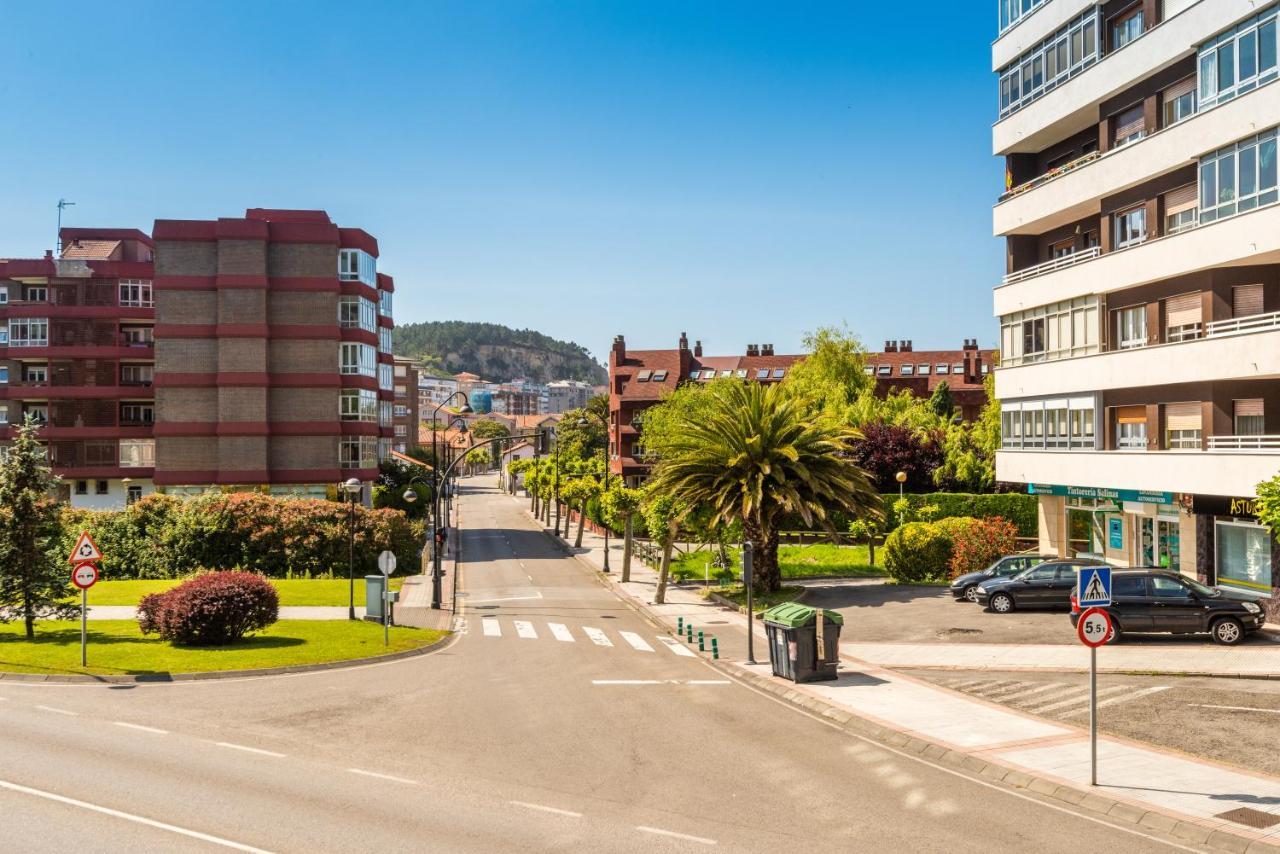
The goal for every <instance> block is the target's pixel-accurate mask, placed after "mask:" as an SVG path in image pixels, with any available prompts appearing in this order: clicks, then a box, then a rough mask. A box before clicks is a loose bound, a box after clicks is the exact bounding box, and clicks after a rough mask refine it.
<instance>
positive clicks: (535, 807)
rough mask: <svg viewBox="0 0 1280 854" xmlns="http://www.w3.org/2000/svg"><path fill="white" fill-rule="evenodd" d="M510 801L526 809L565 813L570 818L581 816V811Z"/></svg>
mask: <svg viewBox="0 0 1280 854" xmlns="http://www.w3.org/2000/svg"><path fill="white" fill-rule="evenodd" d="M511 803H512V804H515V805H516V806H518V807H524V808H525V809H527V810H538V811H539V812H549V813H553V814H555V815H567V816H569V817H570V818H582V813H580V812H574V811H573V810H562V809H559V808H557V807H547V806H543V805H542V804H531V803H527V802H525V801H511Z"/></svg>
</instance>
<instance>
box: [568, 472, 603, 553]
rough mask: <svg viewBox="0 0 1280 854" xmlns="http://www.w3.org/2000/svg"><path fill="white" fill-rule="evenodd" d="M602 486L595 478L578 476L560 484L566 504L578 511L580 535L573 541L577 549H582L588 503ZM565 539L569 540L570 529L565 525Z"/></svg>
mask: <svg viewBox="0 0 1280 854" xmlns="http://www.w3.org/2000/svg"><path fill="white" fill-rule="evenodd" d="M599 489H600V486H599V484H597V483H596V481H595V478H592V477H587V476H576V477H571V478H569V480H568V481H562V482H561V484H560V495H561V496H562V497H563V498H564V503H565V504H566V505H568V507H569V508H570V509H571V510H577V511H578V533H577V535H576V536H575V537H574V539H573V547H574V548H575V549H580V548H582V531H583V528H585V527H586V523H587V502H588V501H590V500H591V498H593V497H594V496H595V494H596V493H597V492H598V491H599ZM564 533H565V538H566V539H568V536H569V527H568V523H567V522H566V523H565V531H564Z"/></svg>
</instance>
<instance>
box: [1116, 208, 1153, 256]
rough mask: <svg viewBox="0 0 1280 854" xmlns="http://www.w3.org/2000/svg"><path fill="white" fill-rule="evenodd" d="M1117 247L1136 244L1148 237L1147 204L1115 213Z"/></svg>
mask: <svg viewBox="0 0 1280 854" xmlns="http://www.w3.org/2000/svg"><path fill="white" fill-rule="evenodd" d="M1115 221H1116V244H1115V248H1116V249H1123V248H1124V247H1126V246H1134V245H1136V244H1138V243H1141V242H1142V241H1144V240H1146V239H1147V208H1146V206H1145V205H1144V206H1142V207H1136V208H1131V209H1129V210H1127V211H1122V212H1120V213H1117V214H1115Z"/></svg>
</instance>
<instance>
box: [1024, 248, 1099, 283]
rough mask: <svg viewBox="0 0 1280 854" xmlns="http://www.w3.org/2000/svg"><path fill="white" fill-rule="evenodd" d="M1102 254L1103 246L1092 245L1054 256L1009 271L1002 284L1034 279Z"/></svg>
mask: <svg viewBox="0 0 1280 854" xmlns="http://www.w3.org/2000/svg"><path fill="white" fill-rule="evenodd" d="M1101 254H1102V247H1101V246H1090V247H1089V248H1088V249H1081V250H1080V251H1079V252H1072V253H1071V254H1070V255H1063V256H1061V257H1058V258H1054V259H1053V260H1051V261H1045V262H1044V263H1043V264H1036V265H1035V266H1034V267H1027V268H1026V269H1024V270H1017V271H1015V272H1013V273H1009V274H1008V275H1006V276H1005V277H1004V279H1003V280H1002V281H1001V284H1004V285H1011V284H1013V283H1014V282H1021V281H1024V280H1026V279H1034V278H1035V277H1036V276H1043V275H1044V274H1045V273H1052V272H1055V271H1057V270H1063V269H1066V268H1067V267H1073V266H1075V265H1076V264H1082V263H1084V262H1085V261H1092V260H1093V259H1094V258H1097V257H1098V256H1099V255H1101Z"/></svg>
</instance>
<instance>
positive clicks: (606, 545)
mask: <svg viewBox="0 0 1280 854" xmlns="http://www.w3.org/2000/svg"><path fill="white" fill-rule="evenodd" d="M593 414H594V413H593ZM600 420H601V421H603V422H604V447H603V448H601V449H600V455H601V456H602V457H604V487H603V488H602V490H601V492H600V503H601V513H600V519H601V521H602V522H603V521H604V512H603V506H604V494H605V493H606V492H608V491H609V422H608V420H606V419H604V418H601V419H600ZM587 423H588V422H587V419H586V418H579V419H578V426H579V427H586V426H587ZM583 512H584V513H585V512H586V507H585V506H584V507H583ZM601 527H603V528H604V569H603V570H602V571H603V572H605V573H608V572H609V526H608V525H607V524H605V525H601Z"/></svg>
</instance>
